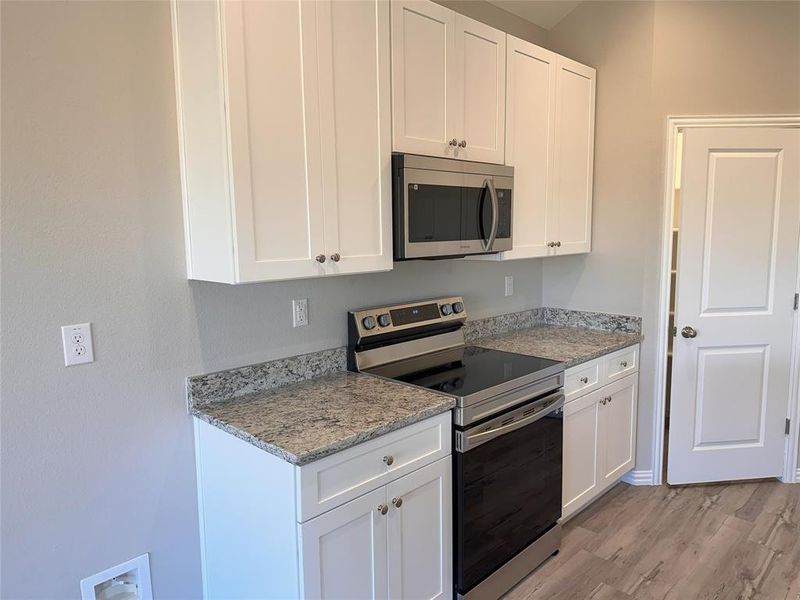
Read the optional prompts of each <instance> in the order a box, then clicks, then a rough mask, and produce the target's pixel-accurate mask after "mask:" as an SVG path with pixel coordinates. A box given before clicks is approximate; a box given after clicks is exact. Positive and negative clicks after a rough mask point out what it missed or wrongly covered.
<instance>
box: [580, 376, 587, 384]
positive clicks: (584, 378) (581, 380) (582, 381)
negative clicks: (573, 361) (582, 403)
mask: <svg viewBox="0 0 800 600" xmlns="http://www.w3.org/2000/svg"><path fill="white" fill-rule="evenodd" d="M580 382H581V383H589V378H588V377H581V379H580Z"/></svg>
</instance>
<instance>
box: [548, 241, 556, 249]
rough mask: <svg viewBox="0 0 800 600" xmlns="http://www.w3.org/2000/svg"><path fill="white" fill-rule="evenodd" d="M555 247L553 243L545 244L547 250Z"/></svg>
mask: <svg viewBox="0 0 800 600" xmlns="http://www.w3.org/2000/svg"><path fill="white" fill-rule="evenodd" d="M555 245H556V243H555V242H547V247H548V248H555Z"/></svg>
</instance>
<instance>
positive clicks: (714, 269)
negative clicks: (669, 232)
mask: <svg viewBox="0 0 800 600" xmlns="http://www.w3.org/2000/svg"><path fill="white" fill-rule="evenodd" d="M682 170H683V176H682V182H681V215H680V229H679V252H678V282H677V302H676V315H675V325H676V328H677V337H676V338H675V343H674V346H673V352H674V355H673V371H672V394H671V407H670V413H671V416H670V427H669V457H668V471H667V480H668V481H669V483H671V484H679V483H696V482H705V481H726V480H736V479H752V478H761V477H776V476H779V475H781V474H782V472H783V464H784V419H785V417H786V414H787V401H788V398H789V387H790V383H789V379H790V351H791V343H792V333H791V332H792V324H793V319H794V311H793V299H794V293H795V291H796V289H795V288H796V285H797V283H796V282H797V262H798V257H797V254H798V230H799V229H800V223H799V221H800V217H799V213H800V211H799V210H798V204H800V178H799V176H800V173H799V171H800V131H799V130H793V129H777V128H760V127H759V128H708V129H690V130H688V131H686V132H685V133H684V155H683V163H682ZM684 328H691V329H686V330H685V331H682V330H683V329H684ZM693 335H696V337H692V336H693ZM685 336H690V337H685Z"/></svg>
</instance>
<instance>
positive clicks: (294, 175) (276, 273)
mask: <svg viewBox="0 0 800 600" xmlns="http://www.w3.org/2000/svg"><path fill="white" fill-rule="evenodd" d="M223 10H224V13H223V14H224V16H223V20H224V31H225V36H224V38H225V40H226V52H225V58H226V65H225V66H226V75H227V83H228V102H229V115H230V116H229V119H230V138H231V154H232V156H231V164H232V165H233V188H234V218H235V223H236V234H237V239H238V253H237V259H238V263H237V269H238V278H237V279H238V281H258V280H268V279H284V278H293V277H312V276H318V275H322V274H323V272H324V271H323V269H322V267H321V266H320V265H318V264H317V263H316V262H315V261H314V256H316V254H318V253H321V252H323V248H324V243H323V213H322V195H321V189H320V188H321V186H320V182H321V179H320V178H321V173H320V170H319V168H320V164H319V160H318V153H315V152H314V151H313V148H315V147H316V148H318V146H319V136H320V132H319V116H318V100H319V98H318V94H317V82H316V71H317V65H316V59H315V57H316V26H315V18H314V7H313V5H311V4H302V5H301V3H300V2H297V1H292V2H276V1H270V2H226V3H224V5H223ZM275 56H280V57H281V60H273V57H275ZM309 149H312V150H311V151H309Z"/></svg>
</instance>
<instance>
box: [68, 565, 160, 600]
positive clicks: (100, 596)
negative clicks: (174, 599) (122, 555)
mask: <svg viewBox="0 0 800 600" xmlns="http://www.w3.org/2000/svg"><path fill="white" fill-rule="evenodd" d="M121 598H124V599H126V600H127V599H131V600H134V599H135V600H153V587H152V584H151V582H150V555H149V554H142V555H141V556H137V557H136V558H134V559H132V560H129V561H127V562H124V563H122V564H121V565H117V566H116V567H111V568H110V569H106V570H105V571H102V572H100V573H96V574H95V575H92V576H90V577H87V578H86V579H82V580H81V600H118V599H121Z"/></svg>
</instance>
